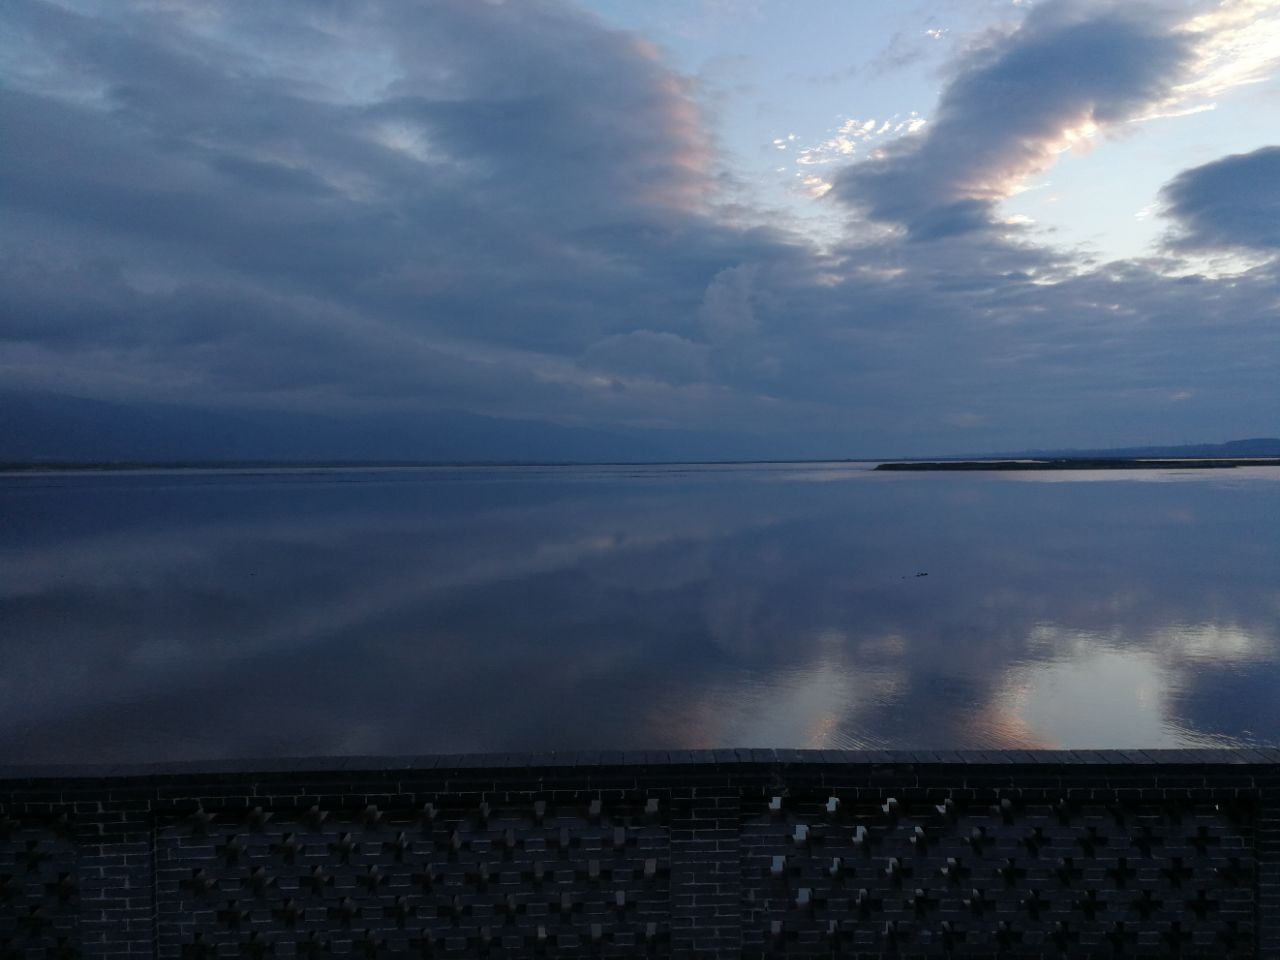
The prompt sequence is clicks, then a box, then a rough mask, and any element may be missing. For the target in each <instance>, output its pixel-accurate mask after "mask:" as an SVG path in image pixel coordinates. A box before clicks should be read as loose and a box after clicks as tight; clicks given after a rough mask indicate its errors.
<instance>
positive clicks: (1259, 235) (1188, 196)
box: [1160, 147, 1280, 252]
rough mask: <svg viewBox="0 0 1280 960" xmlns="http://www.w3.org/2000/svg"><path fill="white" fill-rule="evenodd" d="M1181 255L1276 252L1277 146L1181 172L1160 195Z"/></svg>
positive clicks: (1279, 213)
mask: <svg viewBox="0 0 1280 960" xmlns="http://www.w3.org/2000/svg"><path fill="white" fill-rule="evenodd" d="M1160 197H1161V199H1162V200H1163V201H1164V204H1165V209H1166V212H1167V213H1168V215H1169V216H1170V217H1172V218H1173V219H1174V220H1175V221H1176V223H1177V226H1178V232H1177V234H1176V235H1175V236H1174V237H1173V239H1172V241H1171V242H1172V245H1173V246H1174V247H1175V248H1178V249H1184V250H1204V249H1214V248H1231V247H1245V248H1250V249H1253V250H1260V251H1263V252H1275V251H1278V250H1280V147H1260V148H1259V149H1257V150H1254V151H1253V152H1252V153H1240V154H1235V155H1233V156H1230V157H1223V158H1222V159H1221V160H1215V161H1213V162H1212V163H1206V164H1203V165H1201V166H1198V167H1192V168H1191V169H1190V170H1184V171H1183V172H1182V173H1180V174H1178V176H1176V177H1175V178H1174V179H1173V180H1171V181H1170V182H1169V183H1167V184H1166V185H1165V187H1164V189H1162V190H1161V191H1160Z"/></svg>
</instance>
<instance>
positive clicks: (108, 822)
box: [0, 750, 1280, 958]
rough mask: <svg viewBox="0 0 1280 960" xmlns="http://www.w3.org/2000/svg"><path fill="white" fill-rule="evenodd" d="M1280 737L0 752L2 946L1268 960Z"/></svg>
mask: <svg viewBox="0 0 1280 960" xmlns="http://www.w3.org/2000/svg"><path fill="white" fill-rule="evenodd" d="M1278 764H1280V750H1242V751H1142V752H1124V753H1112V752H1103V753H1087V752H1073V753H1068V752H1039V753H1023V752H1002V753H982V754H974V753H965V754H961V753H932V752H912V753H904V752H896V753H848V752H838V751H837V752H827V751H824V752H822V753H818V752H806V751H773V750H749V751H748V750H738V751H733V750H723V751H721V750H717V751H714V752H709V751H707V752H695V753H665V752H664V753H649V754H573V755H566V754H558V755H557V754H547V755H539V756H491V757H456V756H454V757H420V758H412V759H404V760H398V759H397V760H387V759H382V760H374V759H359V760H345V761H344V760H322V761H289V762H283V763H269V764H264V763H252V764H250V763H244V764H219V765H204V766H199V765H193V766H159V767H154V768H114V769H108V768H103V769H101V770H84V769H79V770H54V769H52V768H44V769H39V768H37V769H36V770H17V769H13V768H8V769H5V768H0V957H2V958H9V957H13V958H18V957H21V958H31V957H76V956H81V957H213V956H248V957H270V956H275V957H327V956H352V957H392V956H437V957H439V956H443V957H462V956H466V957H473V956H489V957H525V956H547V957H594V956H604V957H611V956H644V955H652V956H668V955H674V956H690V957H692V956H697V957H738V956H774V955H776V956H787V957H828V956H832V955H839V956H867V957H873V956H874V957H880V956H900V957H913V956H920V957H947V956H957V957H963V956H982V957H985V956H996V955H1002V956H1009V957H1060V956H1064V955H1065V956H1068V957H1088V956H1097V957H1113V956H1177V955H1184V956H1230V957H1280V765H1278Z"/></svg>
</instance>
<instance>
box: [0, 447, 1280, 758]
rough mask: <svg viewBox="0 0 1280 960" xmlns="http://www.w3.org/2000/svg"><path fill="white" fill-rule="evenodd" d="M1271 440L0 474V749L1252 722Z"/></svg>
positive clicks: (387, 746)
mask: <svg viewBox="0 0 1280 960" xmlns="http://www.w3.org/2000/svg"><path fill="white" fill-rule="evenodd" d="M1278 689H1280V470H1276V469H1269V468H1246V469H1237V470H1227V471H1133V472H1129V471H1123V472H1116V471H1100V472H1097V473H1091V472H1085V473H1080V472H1071V473H1051V474H1046V473H1035V474H1018V473H1000V474H968V473H966V474H946V473H944V474H883V473H881V474H876V473H873V472H871V471H870V470H869V468H868V467H866V466H863V465H856V464H854V465H850V464H805V465H794V464H788V465H748V466H677V467H671V466H661V467H546V468H517V467H507V468H485V469H480V468H433V469H414V470H403V469H395V470H391V469H388V470H287V471H265V472H255V471H241V472H237V473H202V472H198V471H194V472H173V473H149V474H77V475H71V474H61V475H52V474H46V475H27V476H6V477H0V762H6V761H8V762H18V761H46V760H47V761H59V762H72V761H115V760H120V761H125V760H166V759H179V758H192V759H198V758H226V757H250V756H258V757H260V756H283V755H318V754H346V753H359V754H373V753H401V754H403V753H430V752H462V751H507V750H547V749H589V748H606V747H607V748H619V749H622V748H645V747H648V748H663V747H715V746H778V747H823V746H840V747H864V746H866V747H939V748H944V747H950V748H970V747H1123V746H1131V747H1163V746H1188V745H1206V744H1209V745H1232V744H1256V743H1265V744H1273V745H1274V744H1280V698H1278V697H1277V696H1276V691H1277V690H1278Z"/></svg>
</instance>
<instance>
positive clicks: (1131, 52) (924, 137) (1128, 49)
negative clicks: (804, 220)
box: [833, 3, 1193, 240]
mask: <svg viewBox="0 0 1280 960" xmlns="http://www.w3.org/2000/svg"><path fill="white" fill-rule="evenodd" d="M1174 27H1175V24H1172V23H1170V22H1169V20H1168V18H1167V17H1163V16H1158V15H1155V14H1154V13H1153V12H1152V11H1151V10H1148V9H1146V8H1141V9H1139V8H1133V9H1129V8H1125V9H1119V8H1117V9H1115V10H1104V11H1101V12H1099V11H1097V10H1095V9H1092V8H1089V7H1081V6H1079V5H1071V4H1061V3H1059V4H1045V5H1043V6H1040V7H1036V8H1034V9H1033V10H1032V12H1031V13H1030V14H1028V16H1027V18H1026V19H1025V20H1024V21H1023V22H1022V24H1021V25H1020V26H1018V27H1017V29H1015V30H1013V31H1012V32H1010V33H1008V34H1005V35H1000V36H997V37H995V38H993V39H991V40H989V41H988V42H987V43H985V44H984V45H982V46H980V47H978V48H977V49H975V50H972V51H970V52H969V53H968V54H967V55H966V56H965V57H964V58H963V59H962V60H961V61H960V62H959V64H958V65H957V66H956V67H955V69H954V73H953V75H952V77H951V79H950V81H949V82H948V84H947V86H946V88H945V89H944V90H943V93H942V97H941V99H940V101H939V103H938V106H937V109H936V112H935V115H934V116H933V117H932V119H931V121H930V123H929V125H928V126H927V127H926V128H925V129H924V130H923V132H922V133H921V134H920V135H919V136H917V137H913V138H903V139H901V140H899V141H897V142H895V143H891V144H889V145H887V146H886V147H885V148H884V149H883V150H882V151H881V154H880V156H878V157H875V158H873V159H870V160H867V161H864V162H862V163H858V164H854V165H853V166H850V167H848V168H846V169H845V170H844V171H843V172H842V173H841V174H840V175H839V176H837V177H836V179H835V181H834V184H835V187H834V191H833V195H834V196H836V197H837V198H838V199H840V200H842V201H843V202H844V203H846V204H848V205H850V206H852V207H855V208H857V209H858V210H861V211H863V212H864V213H866V214H867V215H868V216H870V217H871V218H873V219H875V220H879V221H885V222H889V223H894V224H898V225H900V226H902V227H903V228H905V230H906V231H907V233H908V235H909V236H910V237H911V238H912V239H914V240H935V239H938V238H941V237H948V236H955V235H958V234H963V233H968V232H972V231H975V230H980V229H983V228H984V227H986V226H987V225H989V224H990V222H991V220H992V216H993V211H994V207H995V204H996V203H997V202H998V201H1000V200H1002V199H1004V198H1005V197H1007V196H1009V195H1010V194H1011V193H1012V192H1013V191H1014V190H1015V189H1016V188H1017V186H1018V184H1019V183H1021V182H1022V181H1023V180H1025V178H1027V177H1028V176H1030V175H1032V174H1035V173H1038V172H1039V171H1041V170H1043V169H1045V168H1047V167H1048V166H1050V165H1051V164H1052V163H1053V160H1054V157H1055V156H1056V155H1057V154H1058V153H1060V152H1061V151H1062V150H1064V149H1067V148H1069V147H1070V146H1071V145H1072V144H1073V143H1075V142H1078V141H1079V140H1081V139H1082V138H1086V137H1089V136H1092V135H1093V134H1094V133H1095V132H1096V131H1097V130H1099V129H1102V128H1105V127H1108V126H1113V125H1115V124H1117V123H1120V122H1123V121H1125V120H1127V119H1130V118H1131V117H1134V116H1136V115H1138V114H1139V113H1141V112H1142V111H1143V110H1145V109H1147V108H1148V107H1149V106H1150V105H1152V104H1155V103H1158V102H1161V101H1163V100H1164V99H1165V98H1166V96H1167V92H1168V90H1169V89H1170V87H1171V86H1172V85H1173V84H1174V83H1175V82H1176V81H1177V80H1178V79H1179V78H1181V77H1182V75H1183V73H1184V71H1185V69H1186V67H1187V66H1188V64H1189V63H1190V62H1191V60H1192V55H1193V42H1192V39H1191V38H1190V36H1189V35H1188V34H1185V33H1181V32H1178V31H1177V30H1175V29H1174Z"/></svg>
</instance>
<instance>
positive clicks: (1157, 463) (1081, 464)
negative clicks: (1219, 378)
mask: <svg viewBox="0 0 1280 960" xmlns="http://www.w3.org/2000/svg"><path fill="white" fill-rule="evenodd" d="M1233 467H1280V457H1234V458H1221V459H1219V458H1211V459H1209V458H1206V459H1185V458H1170V459H1130V458H1086V459H1062V460H912V461H901V462H892V463H881V464H879V465H878V466H877V467H876V468H875V469H876V470H898V471H914V472H924V471H938V470H1220V469H1230V468H1233Z"/></svg>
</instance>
